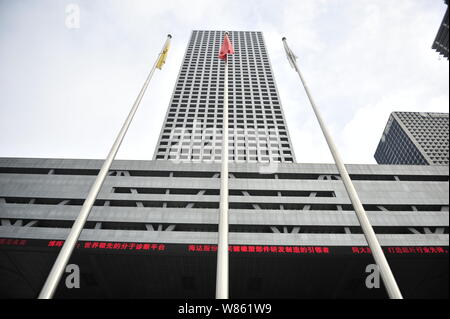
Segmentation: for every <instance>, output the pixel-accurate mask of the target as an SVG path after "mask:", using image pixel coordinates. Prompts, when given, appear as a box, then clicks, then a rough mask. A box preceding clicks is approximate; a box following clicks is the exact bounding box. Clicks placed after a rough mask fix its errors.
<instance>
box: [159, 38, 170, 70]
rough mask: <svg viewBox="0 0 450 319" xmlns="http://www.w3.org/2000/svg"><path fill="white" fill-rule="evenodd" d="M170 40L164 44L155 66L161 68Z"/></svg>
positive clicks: (164, 61)
mask: <svg viewBox="0 0 450 319" xmlns="http://www.w3.org/2000/svg"><path fill="white" fill-rule="evenodd" d="M169 47H170V42H167V44H166V45H165V46H164V49H163V51H162V53H161V55H160V56H159V59H158V62H157V63H156V67H157V68H158V69H160V70H161V68H162V66H163V65H164V63H166V58H167V53H168V52H169Z"/></svg>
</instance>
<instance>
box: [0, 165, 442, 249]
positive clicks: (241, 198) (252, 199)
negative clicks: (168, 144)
mask: <svg viewBox="0 0 450 319" xmlns="http://www.w3.org/2000/svg"><path fill="white" fill-rule="evenodd" d="M219 165H220V164H199V163H178V164H174V163H172V162H170V161H116V162H115V163H114V165H113V169H112V171H111V173H110V176H109V177H107V179H106V182H105V184H104V186H103V188H102V190H101V192H100V194H99V196H98V198H97V202H96V205H95V207H94V208H93V211H92V213H91V215H90V216H89V220H88V223H87V225H86V227H85V230H83V232H82V234H81V238H80V240H104V241H134V242H161V243H203V244H214V243H216V242H217V221H218V205H219V183H220V179H219V173H218V172H219V171H220V167H219ZM100 166H101V161H98V160H68V159H25V158H0V219H1V221H2V224H1V226H0V237H7V238H29V239H33V238H34V239H64V238H65V237H66V236H67V234H68V232H69V227H70V225H71V222H72V221H73V220H74V219H75V218H76V216H77V214H78V212H79V210H80V208H81V205H82V203H83V200H84V198H85V196H86V194H87V192H88V190H89V187H90V185H91V183H92V182H93V180H94V178H95V174H96V173H97V171H98V170H99V168H100ZM348 169H349V173H350V175H351V176H352V178H353V179H354V180H355V186H356V189H357V191H358V193H359V195H360V197H361V200H362V202H363V204H364V205H365V208H366V210H367V213H368V215H369V218H370V220H371V222H372V225H373V226H374V227H375V232H376V233H377V234H378V237H379V239H380V242H381V244H382V245H385V246H393V245H400V246H408V245H419V246H420V245H432V246H433V245H437V246H441V245H444V246H448V224H449V212H448V205H449V200H448V191H449V186H448V167H447V166H385V165H348ZM229 205H230V243H231V244H261V245H262V244H266V245H269V244H274V245H276V244H287V245H338V246H341V245H344V246H351V245H366V242H365V239H364V236H363V235H362V233H361V230H360V228H359V224H358V220H357V219H356V216H355V214H354V211H353V210H352V207H351V203H350V200H349V199H348V197H347V194H346V192H345V189H344V186H343V184H342V182H341V181H340V180H339V177H338V174H337V170H336V169H335V167H334V165H325V164H282V163H280V164H279V165H278V166H277V168H276V171H274V172H271V173H269V174H266V173H265V172H262V171H261V167H260V166H259V165H258V164H250V163H242V164H238V163H231V164H230V198H229Z"/></svg>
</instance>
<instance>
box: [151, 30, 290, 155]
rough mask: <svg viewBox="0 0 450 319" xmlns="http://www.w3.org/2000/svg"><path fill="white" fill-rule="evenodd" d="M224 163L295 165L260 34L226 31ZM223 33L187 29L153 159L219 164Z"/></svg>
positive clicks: (222, 89)
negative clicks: (226, 141) (229, 48)
mask: <svg viewBox="0 0 450 319" xmlns="http://www.w3.org/2000/svg"><path fill="white" fill-rule="evenodd" d="M229 34H230V40H231V41H232V42H233V46H234V48H235V51H236V52H235V54H233V55H230V56H229V57H228V68H229V78H228V82H229V146H230V150H229V160H230V161H237V162H278V163H281V162H282V163H293V162H295V156H294V151H293V149H292V146H291V141H290V138H289V133H288V129H287V125H286V121H285V118H284V115H283V110H282V107H281V102H280V98H279V95H278V91H277V87H276V83H275V79H274V76H273V72H272V68H271V65H270V61H269V57H268V54H267V50H266V46H265V44H264V38H263V35H262V33H261V32H249V31H231V32H229ZM223 37H224V31H193V32H192V35H191V39H190V41H189V44H188V47H187V50H186V54H185V56H184V59H183V63H182V65H181V69H180V73H179V75H178V79H177V82H176V85H175V89H174V92H173V94H172V98H171V101H170V105H169V108H168V111H167V114H166V118H165V121H164V124H163V127H162V130H161V135H160V138H159V141H158V144H157V147H156V150H155V155H154V159H156V160H169V159H170V160H181V161H183V160H189V161H220V159H221V145H222V118H223V94H224V63H221V61H220V60H219V59H218V58H217V55H218V52H219V49H220V45H221V44H222V40H223Z"/></svg>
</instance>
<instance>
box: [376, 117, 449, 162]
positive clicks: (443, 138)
mask: <svg viewBox="0 0 450 319" xmlns="http://www.w3.org/2000/svg"><path fill="white" fill-rule="evenodd" d="M448 129H449V127H448V113H424V112H393V113H392V114H391V116H390V117H389V120H388V122H387V125H386V128H385V129H384V132H383V135H382V137H381V140H380V142H379V144H378V147H377V150H376V152H375V160H376V161H377V163H378V164H410V165H448V153H449V146H448V132H449V131H448Z"/></svg>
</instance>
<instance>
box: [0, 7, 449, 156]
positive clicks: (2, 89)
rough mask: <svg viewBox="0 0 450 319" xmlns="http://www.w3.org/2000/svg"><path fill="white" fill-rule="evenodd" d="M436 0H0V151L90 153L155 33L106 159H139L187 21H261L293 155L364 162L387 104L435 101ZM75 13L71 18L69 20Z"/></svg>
mask: <svg viewBox="0 0 450 319" xmlns="http://www.w3.org/2000/svg"><path fill="white" fill-rule="evenodd" d="M446 7H447V6H446V5H445V3H444V1H441V0H396V1H392V0H329V1H327V0H245V1H242V0H228V1H213V0H189V1H186V0H179V1H178V0H177V1H175V0H165V1H148V0H147V1H136V0H129V1H120V0H117V1H113V0H111V1H106V0H86V1H63V0H59V1H55V0H40V1H38V0H0V157H46V158H47V157H48V158H93V159H102V158H105V157H106V156H107V153H108V151H109V149H110V147H111V145H112V143H113V141H114V139H115V137H116V135H117V133H118V131H119V129H120V128H121V126H122V123H123V121H124V120H125V117H126V115H127V114H128V112H129V110H130V108H131V106H132V104H133V102H134V100H135V98H136V96H137V94H138V93H139V90H140V88H141V87H142V84H143V82H144V81H145V79H146V77H147V74H148V72H149V71H150V68H151V66H152V65H153V63H154V61H155V59H156V58H157V55H158V53H159V52H160V50H161V47H162V45H163V43H164V41H165V39H166V35H167V34H168V33H170V34H172V36H173V38H172V43H171V49H170V52H169V56H168V58H167V61H166V64H165V66H164V68H163V69H162V70H161V71H159V70H157V72H155V74H154V77H153V79H152V81H151V83H150V86H149V89H148V91H147V92H146V95H145V96H144V98H143V100H142V102H141V105H140V108H139V110H138V112H137V114H136V116H135V119H134V120H133V123H132V124H131V127H130V129H129V131H128V133H127V135H126V137H125V139H124V141H123V143H122V146H121V149H120V150H119V153H118V155H117V158H118V159H136V160H149V159H152V157H153V152H154V149H155V146H156V142H157V139H158V136H159V133H160V130H161V127H162V123H163V120H164V117H165V114H166V110H167V107H168V105H169V101H170V97H171V94H172V91H173V88H174V85H175V81H176V78H177V75H178V72H179V69H180V66H181V63H182V58H183V55H184V52H185V49H186V47H187V43H188V40H189V38H190V34H191V31H192V30H233V31H236V30H237V31H262V32H263V34H264V38H265V42H266V45H267V49H268V53H269V58H270V61H271V64H272V68H273V72H274V76H275V81H276V84H277V87H278V91H279V94H280V99H281V103H282V106H283V110H284V114H285V117H286V119H287V126H288V129H289V132H290V136H291V139H292V144H293V147H294V151H295V155H296V159H297V162H299V163H332V162H333V159H332V157H331V155H330V152H329V150H328V146H327V144H326V142H325V139H324V137H323V135H322V133H321V130H320V127H319V125H318V122H317V120H316V118H315V116H314V113H313V111H312V109H311V106H310V104H309V102H308V99H307V96H306V94H305V91H304V89H303V87H302V86H301V83H300V81H299V78H298V75H297V74H296V73H295V72H294V70H293V69H292V68H291V67H290V65H289V63H288V61H287V59H286V56H285V53H284V49H283V45H282V41H281V38H282V37H283V36H285V37H287V41H288V44H289V46H290V47H291V49H292V51H293V52H294V53H295V54H296V55H297V56H298V63H299V67H300V69H301V71H302V73H303V76H304V77H305V79H306V81H307V83H308V86H309V88H310V90H311V92H312V95H313V96H314V99H315V102H316V104H317V106H318V107H319V108H320V110H321V112H322V113H323V117H324V119H325V122H326V123H327V125H328V127H329V129H330V131H331V133H332V136H333V137H334V139H335V142H336V144H337V147H338V149H339V151H340V153H341V155H342V157H343V159H344V161H345V162H346V163H364V164H374V163H375V160H374V158H373V154H374V153H375V150H376V147H377V145H378V142H379V140H380V138H381V135H382V132H383V130H384V127H385V125H386V122H387V120H388V117H389V114H390V113H391V112H393V111H420V112H448V108H449V88H448V86H449V65H448V60H447V59H445V58H442V57H440V56H439V54H438V53H437V52H436V51H434V50H432V49H431V45H432V43H433V40H434V38H435V36H436V33H437V31H438V29H439V26H440V23H441V21H442V18H443V16H444V13H445V10H446ZM77 13H78V17H79V19H76V16H77Z"/></svg>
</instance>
